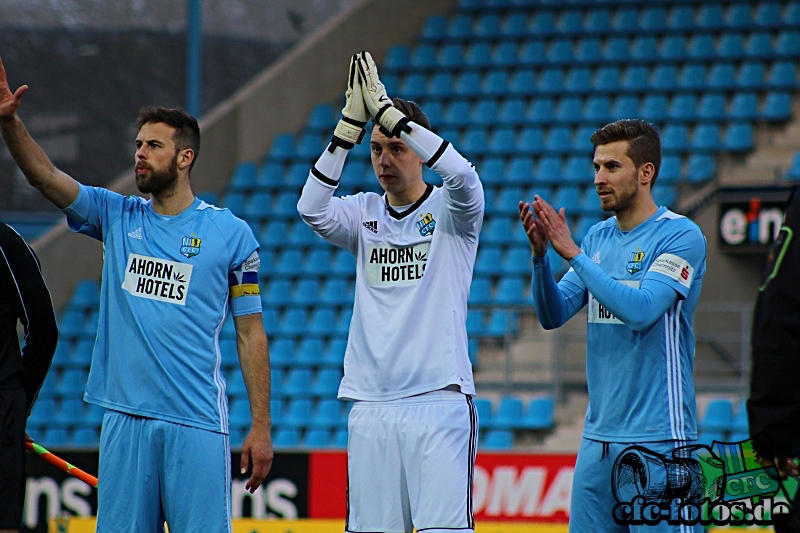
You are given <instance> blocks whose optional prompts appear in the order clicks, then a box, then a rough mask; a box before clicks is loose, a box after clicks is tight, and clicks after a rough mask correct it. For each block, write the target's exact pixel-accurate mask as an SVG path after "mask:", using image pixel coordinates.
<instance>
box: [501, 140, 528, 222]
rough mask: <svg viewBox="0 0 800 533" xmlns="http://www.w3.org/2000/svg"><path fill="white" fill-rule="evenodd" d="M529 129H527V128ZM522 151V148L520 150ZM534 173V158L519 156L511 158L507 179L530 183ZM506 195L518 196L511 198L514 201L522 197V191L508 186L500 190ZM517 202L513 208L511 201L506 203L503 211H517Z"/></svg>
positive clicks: (512, 181)
mask: <svg viewBox="0 0 800 533" xmlns="http://www.w3.org/2000/svg"><path fill="white" fill-rule="evenodd" d="M526 131H527V130H526ZM520 152H522V150H520ZM532 175H533V160H532V159H531V158H529V157H525V156H518V157H514V158H513V159H511V162H510V163H509V165H508V172H507V173H506V180H507V182H508V183H526V184H527V183H529V182H530V179H531V176H532ZM506 195H511V196H513V197H516V200H514V199H513V198H511V200H512V201H514V202H516V201H519V200H521V199H522V191H520V190H518V189H516V188H511V187H509V188H506V189H503V190H502V191H500V198H501V199H502V198H505V197H506ZM516 206H517V204H516V203H514V207H513V209H511V206H510V204H509V203H506V204H504V205H503V206H502V207H503V212H510V211H512V210H513V211H516V209H517V207H516Z"/></svg>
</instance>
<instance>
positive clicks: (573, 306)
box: [531, 255, 585, 329]
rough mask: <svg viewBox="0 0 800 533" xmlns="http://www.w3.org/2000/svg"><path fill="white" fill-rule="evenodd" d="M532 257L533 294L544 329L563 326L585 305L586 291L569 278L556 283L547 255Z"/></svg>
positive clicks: (535, 307) (538, 316) (537, 313)
mask: <svg viewBox="0 0 800 533" xmlns="http://www.w3.org/2000/svg"><path fill="white" fill-rule="evenodd" d="M532 259H533V278H532V279H531V294H532V295H533V307H534V309H536V316H537V318H538V319H539V322H540V323H541V325H542V327H543V328H544V329H555V328H558V327H561V326H562V325H564V324H565V323H566V322H567V321H568V320H569V319H570V318H572V317H573V316H574V315H575V313H577V312H578V311H579V310H580V309H581V307H583V305H584V297H585V291H584V289H583V288H582V287H580V286H579V285H577V284H575V283H573V282H571V281H570V280H569V279H562V280H561V282H560V283H556V281H555V279H554V278H553V272H552V270H551V269H550V258H548V257H547V256H546V255H545V256H544V257H536V256H535V255H534V256H532Z"/></svg>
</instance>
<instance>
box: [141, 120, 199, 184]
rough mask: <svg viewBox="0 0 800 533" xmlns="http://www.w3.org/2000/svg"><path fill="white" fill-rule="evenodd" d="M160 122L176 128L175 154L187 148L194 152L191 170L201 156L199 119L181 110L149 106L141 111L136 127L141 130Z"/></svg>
mask: <svg viewBox="0 0 800 533" xmlns="http://www.w3.org/2000/svg"><path fill="white" fill-rule="evenodd" d="M159 122H161V123H164V124H166V125H167V126H171V127H173V128H175V133H173V134H172V140H173V141H174V142H175V153H177V152H179V151H181V150H185V149H186V148H191V149H192V151H194V159H193V160H192V164H191V165H190V166H189V170H191V169H192V167H193V166H194V162H195V161H197V156H198V155H199V154H200V126H198V125H197V119H195V118H194V117H193V116H192V115H190V114H189V113H187V112H186V111H184V110H183V109H180V108H169V107H162V106H149V107H143V108H141V109H140V110H139V116H138V117H137V119H136V126H137V127H138V128H139V129H141V128H142V126H144V125H145V124H149V123H159Z"/></svg>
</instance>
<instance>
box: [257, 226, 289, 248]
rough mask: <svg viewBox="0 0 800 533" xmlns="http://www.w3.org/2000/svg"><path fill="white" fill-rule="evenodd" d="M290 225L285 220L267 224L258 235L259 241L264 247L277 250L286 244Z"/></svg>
mask: <svg viewBox="0 0 800 533" xmlns="http://www.w3.org/2000/svg"><path fill="white" fill-rule="evenodd" d="M288 233H289V224H288V223H287V222H286V221H284V220H273V221H270V222H267V223H266V224H265V225H264V228H263V229H262V230H261V231H260V232H259V234H258V241H259V243H260V244H261V246H263V247H271V248H277V247H280V246H283V244H284V243H285V242H286V235H287V234H288Z"/></svg>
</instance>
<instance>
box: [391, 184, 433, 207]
mask: <svg viewBox="0 0 800 533" xmlns="http://www.w3.org/2000/svg"><path fill="white" fill-rule="evenodd" d="M426 190H428V184H427V183H425V182H424V181H420V182H419V183H417V184H415V185H414V186H413V187H410V188H408V189H406V190H405V191H403V192H401V193H399V194H393V193H390V192H387V193H386V199H387V201H388V202H389V205H390V206H392V207H402V206H404V205H412V204H414V203H416V202H417V200H419V199H420V198H422V195H423V194H425V191H426Z"/></svg>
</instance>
